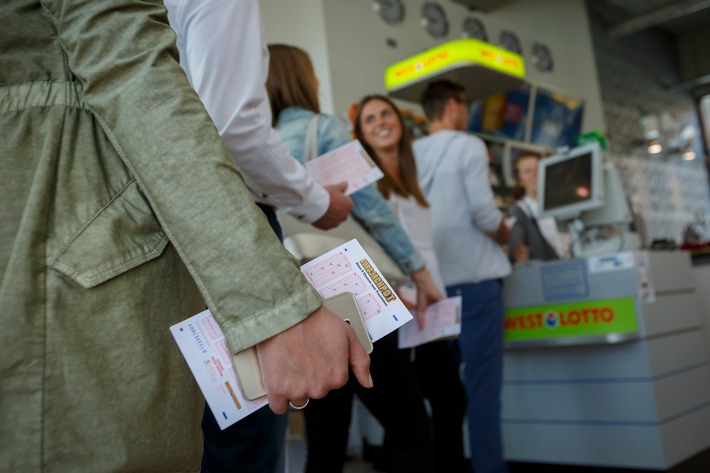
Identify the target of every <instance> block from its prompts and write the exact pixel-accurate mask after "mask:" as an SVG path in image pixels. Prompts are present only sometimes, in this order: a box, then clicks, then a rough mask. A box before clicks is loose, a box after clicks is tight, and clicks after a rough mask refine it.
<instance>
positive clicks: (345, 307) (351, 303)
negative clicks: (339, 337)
mask: <svg viewBox="0 0 710 473" xmlns="http://www.w3.org/2000/svg"><path fill="white" fill-rule="evenodd" d="M323 305H324V306H326V307H327V308H328V309H330V310H331V311H332V312H333V313H334V314H335V315H337V316H338V317H340V318H341V319H343V320H344V321H345V322H346V323H348V324H350V326H351V327H352V328H353V330H354V331H355V335H357V338H358V340H360V343H361V344H362V346H363V348H365V351H366V352H367V353H368V355H369V354H370V353H372V349H373V345H372V340H371V339H370V334H369V333H368V331H367V327H365V321H364V320H363V319H362V314H360V309H358V306H357V302H356V301H355V296H353V295H352V293H350V292H343V293H342V294H338V295H337V296H333V297H331V298H329V299H325V300H324V301H323ZM233 361H234V371H236V373H237V377H238V378H239V384H240V385H241V388H242V393H243V394H244V397H245V398H246V399H248V400H250V401H253V400H254V399H257V398H260V397H261V396H264V395H265V394H266V389H265V388H264V383H263V380H262V378H261V366H260V365H259V357H258V356H257V354H256V347H251V348H248V349H246V350H244V351H241V352H239V353H237V354H236V355H234V357H233Z"/></svg>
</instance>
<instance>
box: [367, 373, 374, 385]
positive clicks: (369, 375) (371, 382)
mask: <svg viewBox="0 0 710 473" xmlns="http://www.w3.org/2000/svg"><path fill="white" fill-rule="evenodd" d="M367 377H368V378H370V387H373V386H374V385H375V383H374V382H373V381H372V375H371V374H368V375H367Z"/></svg>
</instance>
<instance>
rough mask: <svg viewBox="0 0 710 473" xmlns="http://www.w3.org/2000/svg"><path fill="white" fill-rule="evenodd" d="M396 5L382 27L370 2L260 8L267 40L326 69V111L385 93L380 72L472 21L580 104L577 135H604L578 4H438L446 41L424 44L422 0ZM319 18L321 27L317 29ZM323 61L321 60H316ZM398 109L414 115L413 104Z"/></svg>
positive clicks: (323, 0) (316, 1)
mask: <svg viewBox="0 0 710 473" xmlns="http://www.w3.org/2000/svg"><path fill="white" fill-rule="evenodd" d="M403 1H404V4H405V10H406V13H405V19H404V21H403V22H401V23H400V24H397V25H388V24H386V23H385V22H384V21H382V20H381V19H380V17H379V15H378V14H377V12H376V11H375V10H374V9H373V8H372V5H373V3H374V2H373V1H371V0H291V1H283V0H261V5H262V9H263V13H264V23H265V27H266V33H267V41H274V40H276V39H278V40H279V41H285V42H291V43H293V44H296V45H303V47H304V48H306V49H307V50H308V52H309V53H310V54H311V56H312V57H313V59H314V61H318V62H319V64H321V65H322V66H323V67H326V66H327V69H326V70H327V71H328V72H327V77H326V75H324V73H323V72H322V71H323V69H318V68H317V69H316V71H317V73H318V74H319V79H320V81H321V87H322V90H321V97H322V98H323V99H324V100H323V109H324V111H326V112H335V113H344V112H345V111H346V110H347V108H348V107H349V106H350V104H352V103H353V102H357V101H358V100H359V99H360V98H361V97H362V96H363V95H365V94H369V93H373V92H385V89H384V70H385V68H386V67H387V66H389V65H390V64H392V63H394V62H397V61H400V60H402V59H405V58H407V57H409V56H411V55H413V54H416V53H419V52H421V51H424V50H427V49H429V48H432V47H434V46H437V45H439V44H441V43H443V42H446V41H450V40H453V39H457V38H460V37H461V33H462V30H463V21H464V19H465V18H466V17H467V16H474V17H477V18H479V19H480V20H481V21H482V22H483V24H484V26H485V27H486V30H487V32H488V38H489V41H490V42H491V43H494V44H495V43H496V42H497V38H498V36H499V34H500V31H501V30H503V29H509V30H512V31H514V32H515V33H516V34H517V35H518V37H519V39H520V42H521V46H522V48H523V55H524V58H525V61H526V68H527V76H528V78H529V79H531V80H534V81H537V82H542V83H545V84H547V85H550V86H553V87H556V88H559V89H562V90H564V91H566V92H569V93H571V94H573V95H578V96H580V97H582V98H584V99H585V102H586V106H585V118H584V123H583V131H589V130H592V129H596V128H600V129H604V118H603V114H602V108H601V94H600V91H599V84H598V81H597V71H596V63H595V59H594V52H593V48H592V39H591V33H590V28H589V22H588V18H587V11H586V7H585V4H584V0H518V1H517V2H514V3H512V4H511V5H509V6H508V7H505V8H503V9H501V10H499V11H495V12H493V13H489V14H482V13H470V12H469V11H468V10H467V9H466V8H465V7H463V6H461V5H459V4H455V3H453V2H451V1H449V0H439V2H438V3H439V4H440V5H441V6H442V7H443V8H444V10H445V11H446V13H447V16H448V19H449V26H450V28H449V34H448V36H447V37H446V38H443V39H442V40H435V39H432V38H431V37H429V36H428V34H427V33H426V31H425V30H424V28H423V27H422V26H421V24H420V16H421V9H422V6H423V4H424V3H425V1H424V0H403ZM296 4H298V7H296ZM319 9H320V11H319ZM321 18H322V20H323V21H324V25H323V26H324V28H320V26H321V25H320V24H318V23H317V22H318V21H320V20H321ZM388 38H389V39H392V40H394V41H395V42H396V44H397V46H396V47H395V48H393V47H390V46H388V45H387V39H388ZM536 41H540V42H542V43H545V44H546V45H547V46H548V47H549V48H550V50H551V52H552V56H553V59H554V63H555V69H554V71H553V72H552V73H550V74H542V73H540V72H538V71H537V70H536V69H535V68H534V66H533V65H532V62H531V61H530V51H531V49H532V44H533V43H534V42H536ZM307 42H308V44H306V43H307ZM322 54H325V55H326V57H320V55H322ZM327 88H330V89H327ZM328 94H330V96H328ZM326 103H331V104H332V108H330V109H329V108H327V107H326V106H325V104H326ZM400 104H402V105H406V106H408V107H410V108H414V109H415V110H419V108H418V107H417V106H415V104H409V103H403V102H400Z"/></svg>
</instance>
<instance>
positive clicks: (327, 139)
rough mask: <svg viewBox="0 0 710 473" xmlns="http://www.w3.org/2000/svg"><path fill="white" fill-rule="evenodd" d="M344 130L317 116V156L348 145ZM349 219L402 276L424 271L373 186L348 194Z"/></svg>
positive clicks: (333, 120) (332, 119) (334, 121)
mask: <svg viewBox="0 0 710 473" xmlns="http://www.w3.org/2000/svg"><path fill="white" fill-rule="evenodd" d="M351 140H352V138H350V134H349V132H348V129H347V127H346V126H345V125H344V124H343V123H342V122H340V121H339V119H338V118H337V117H332V116H325V115H321V124H320V127H319V135H318V151H319V155H320V154H323V153H327V152H328V151H331V150H334V149H335V148H338V147H340V146H342V145H344V144H346V143H348V142H350V141H351ZM351 197H352V199H353V204H354V206H353V217H355V219H356V220H357V221H358V222H359V223H360V224H361V225H362V226H363V227H364V228H365V230H367V233H369V234H370V235H371V236H372V238H374V239H375V241H377V243H379V244H380V246H382V249H384V250H385V252H386V253H387V254H388V255H389V257H390V258H392V260H393V261H394V262H395V263H397V266H399V269H401V270H402V272H403V273H404V274H411V273H412V272H414V271H417V270H419V269H422V268H424V265H425V263H424V258H423V257H422V256H421V254H420V253H419V252H418V251H417V250H416V248H414V245H413V244H412V242H411V240H410V239H409V237H408V236H407V234H406V232H405V231H404V229H403V228H402V226H401V225H400V224H399V222H398V221H397V218H396V217H395V216H394V214H393V213H392V210H391V209H390V208H389V206H388V205H387V201H385V199H384V198H383V197H382V194H380V192H379V191H378V190H377V187H375V185H374V184H370V185H369V186H367V187H364V188H362V189H360V190H359V191H357V192H355V193H353V194H352V196H351Z"/></svg>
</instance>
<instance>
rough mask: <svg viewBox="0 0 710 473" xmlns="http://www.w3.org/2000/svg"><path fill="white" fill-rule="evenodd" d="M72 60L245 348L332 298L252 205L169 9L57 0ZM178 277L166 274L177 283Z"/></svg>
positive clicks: (98, 113) (52, 7)
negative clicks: (314, 284) (183, 61)
mask: <svg viewBox="0 0 710 473" xmlns="http://www.w3.org/2000/svg"><path fill="white" fill-rule="evenodd" d="M42 5H43V7H44V9H45V10H46V11H47V13H48V14H49V15H50V18H51V20H52V21H53V22H54V23H55V26H56V29H57V32H58V39H59V41H60V43H61V45H62V47H63V49H64V51H65V53H66V55H67V64H68V67H69V69H70V70H71V73H72V74H73V76H74V77H75V80H76V81H77V82H78V83H79V84H80V87H81V89H82V90H83V98H84V100H85V107H87V108H88V109H89V110H90V111H91V113H93V115H94V116H95V119H96V120H97V122H98V124H99V125H100V127H101V128H102V129H103V131H104V132H105V133H106V135H107V136H108V138H109V139H110V140H111V142H112V144H113V146H114V147H115V149H116V151H117V152H118V153H119V155H120V156H121V158H122V160H123V161H124V163H125V164H126V166H127V167H128V168H129V170H130V172H131V173H132V174H133V176H134V177H135V179H136V181H137V183H138V185H139V186H140V188H141V190H142V191H143V193H144V195H145V197H146V199H147V201H148V202H149V203H150V205H151V207H152V209H153V211H154V212H155V214H156V216H157V218H158V220H159V221H160V223H161V225H162V227H163V230H164V232H165V233H166V234H167V236H168V237H169V238H170V241H171V243H172V244H173V245H174V246H175V248H176V250H177V251H178V253H179V254H180V257H181V258H182V260H183V262H184V263H185V265H186V266H187V268H188V269H189V271H190V273H191V274H192V276H193V277H194V279H195V281H196V283H197V285H198V286H199V288H200V290H201V291H202V294H203V295H204V297H205V301H206V303H207V305H208V307H209V308H210V309H211V310H212V312H213V313H214V315H215V317H216V318H217V320H218V321H219V323H220V325H221V326H222V329H223V330H224V332H225V335H226V336H227V339H228V341H229V344H230V347H231V349H232V350H234V351H235V352H236V351H240V350H241V349H243V348H246V347H249V346H252V345H254V344H256V343H258V342H260V341H262V340H264V339H266V338H268V337H271V336H273V335H274V334H276V333H279V332H281V331H283V330H285V329H287V328H288V327H290V326H292V325H294V324H296V323H298V322H299V321H301V320H303V319H304V318H305V317H307V316H308V314H310V313H311V312H313V311H314V310H315V309H317V308H318V307H319V306H320V304H321V299H320V297H319V295H318V294H317V293H316V292H315V291H314V290H313V289H312V288H311V287H310V285H309V284H308V282H307V281H306V280H305V279H304V278H303V277H302V275H301V273H300V270H299V267H298V264H297V262H296V261H295V260H294V259H293V258H292V257H291V256H290V254H289V253H288V252H287V251H286V250H285V249H284V248H283V247H282V245H281V244H280V243H279V241H278V239H277V238H276V236H275V235H274V233H273V231H272V230H271V229H270V227H269V226H268V224H267V222H266V219H264V217H263V215H262V214H261V213H260V211H259V210H258V208H257V207H256V206H255V205H254V204H253V201H252V198H251V196H250V194H249V192H248V191H247V189H246V187H245V185H244V182H243V181H242V179H241V177H240V175H239V173H238V172H237V171H236V169H235V167H234V164H233V163H232V160H231V158H230V156H229V154H228V152H227V151H226V149H225V148H224V145H223V144H222V141H221V139H220V137H219V135H218V134H217V130H216V128H215V126H214V124H213V123H212V122H211V120H210V119H209V116H208V115H207V113H206V111H205V109H204V107H203V106H202V104H201V102H200V100H199V98H198V97H197V95H196V93H195V92H194V91H193V89H192V88H191V87H190V85H189V83H188V81H187V78H186V77H185V74H184V73H183V71H182V69H181V68H180V66H179V64H178V62H177V50H176V48H175V35H174V33H173V31H172V29H171V28H170V26H169V25H168V23H167V18H166V11H165V9H164V8H163V6H162V5H161V4H156V3H155V2H149V1H145V2H144V1H135V0H118V1H112V2H78V1H67V0H64V1H60V0H56V1H55V0H46V1H42ZM168 277H169V275H166V278H168Z"/></svg>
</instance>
